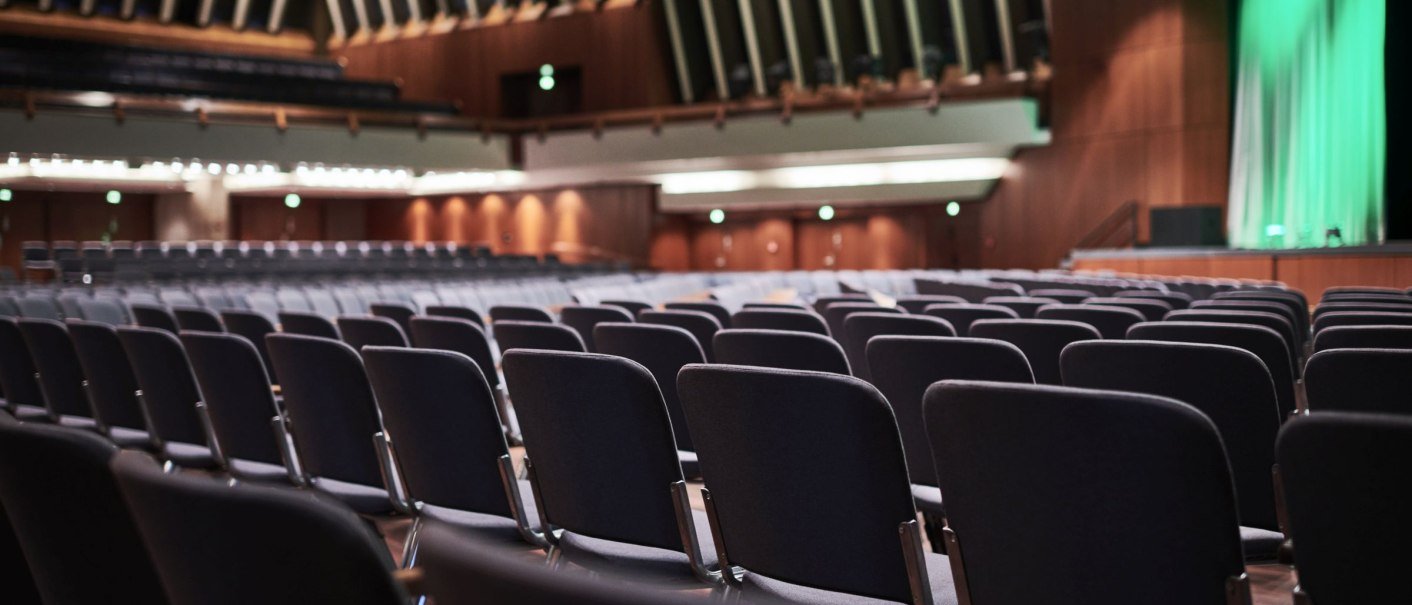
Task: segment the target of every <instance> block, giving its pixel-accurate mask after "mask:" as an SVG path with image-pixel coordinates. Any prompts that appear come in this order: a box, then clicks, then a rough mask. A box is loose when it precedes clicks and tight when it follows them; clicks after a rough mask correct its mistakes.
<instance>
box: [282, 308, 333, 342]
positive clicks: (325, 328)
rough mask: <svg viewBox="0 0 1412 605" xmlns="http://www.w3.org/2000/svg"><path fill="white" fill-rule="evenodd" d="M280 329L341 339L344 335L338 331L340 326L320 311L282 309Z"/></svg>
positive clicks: (286, 332)
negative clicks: (319, 312) (307, 311)
mask: <svg viewBox="0 0 1412 605" xmlns="http://www.w3.org/2000/svg"><path fill="white" fill-rule="evenodd" d="M279 331H281V332H284V333H285V334H303V335H304V336H318V337H319V338H333V339H339V338H341V337H342V335H340V334H339V333H338V326H335V325H333V322H332V321H329V319H328V318H327V317H324V316H323V315H319V314H318V313H304V312H299V311H280V312H279Z"/></svg>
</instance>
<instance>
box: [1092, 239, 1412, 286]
mask: <svg viewBox="0 0 1412 605" xmlns="http://www.w3.org/2000/svg"><path fill="white" fill-rule="evenodd" d="M1071 258H1072V267H1071V268H1072V269H1074V270H1075V271H1116V272H1119V273H1140V274H1153V275H1194V276H1202V277H1232V278H1236V279H1269V280H1277V281H1282V282H1284V283H1286V284H1288V285H1289V286H1290V287H1291V288H1298V289H1300V290H1303V291H1304V293H1305V294H1306V295H1307V296H1308V297H1309V299H1310V301H1315V300H1318V299H1319V297H1320V296H1322V295H1323V292H1324V289H1325V288H1329V287H1332V286H1385V287H1389V288H1407V287H1412V241H1398V242H1388V243H1387V244H1383V245H1381V246H1349V247H1341V248H1299V249H1284V250H1232V249H1229V248H1213V247H1198V248H1127V249H1109V250H1075V251H1074V252H1073V255H1072V257H1071Z"/></svg>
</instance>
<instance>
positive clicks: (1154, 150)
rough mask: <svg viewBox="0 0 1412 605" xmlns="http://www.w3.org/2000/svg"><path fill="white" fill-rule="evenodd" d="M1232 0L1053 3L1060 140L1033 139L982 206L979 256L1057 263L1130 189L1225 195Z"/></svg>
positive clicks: (1202, 197) (1141, 197) (1009, 263)
mask: <svg viewBox="0 0 1412 605" xmlns="http://www.w3.org/2000/svg"><path fill="white" fill-rule="evenodd" d="M1229 1H1231V0H1064V1H1063V2H1053V3H1050V6H1051V7H1052V11H1053V14H1052V21H1053V28H1054V31H1053V35H1052V46H1053V61H1054V77H1053V80H1052V82H1051V83H1050V95H1051V99H1050V101H1051V113H1050V115H1051V122H1052V124H1051V129H1052V132H1053V135H1054V140H1053V144H1051V145H1050V146H1048V147H1043V148H1037V149H1030V150H1025V151H1022V152H1021V153H1020V154H1019V156H1018V157H1017V158H1016V160H1015V163H1014V165H1013V167H1012V170H1011V171H1010V173H1009V174H1007V175H1006V176H1005V178H1003V179H1002V180H1001V182H1000V184H999V186H998V187H997V188H996V190H995V192H994V193H993V194H992V195H991V196H990V198H989V199H988V200H987V201H986V202H985V203H984V204H983V205H982V207H981V211H980V214H981V221H980V238H979V241H980V249H979V250H978V251H977V253H978V254H979V258H980V263H981V264H982V265H983V266H986V267H1032V268H1044V267H1054V266H1056V265H1057V264H1058V262H1059V261H1060V260H1061V259H1063V258H1064V257H1065V256H1066V255H1067V254H1068V252H1069V250H1070V249H1071V248H1073V247H1074V245H1075V244H1077V243H1078V242H1079V240H1080V239H1082V238H1083V237H1084V236H1085V235H1086V234H1087V233H1088V232H1089V231H1090V230H1091V229H1093V228H1094V227H1095V226H1096V225H1098V224H1099V223H1100V222H1101V221H1103V219H1104V218H1106V217H1107V216H1108V215H1109V214H1110V213H1112V212H1113V211H1114V210H1115V209H1116V208H1118V207H1119V206H1120V205H1122V204H1123V203H1124V202H1125V201H1128V200H1136V201H1137V202H1138V203H1139V204H1140V206H1141V211H1140V213H1139V216H1140V218H1139V239H1141V240H1146V238H1147V233H1148V225H1147V209H1148V208H1149V207H1154V206H1187V205H1224V204H1225V203H1226V197H1227V195H1226V192H1227V185H1228V180H1229V173H1230V157H1229V156H1230V91H1229V82H1228V79H1229V54H1228V53H1229V49H1228V46H1229V44H1228V29H1227V28H1228V26H1229V24H1228V23H1227V5H1228V2H1229Z"/></svg>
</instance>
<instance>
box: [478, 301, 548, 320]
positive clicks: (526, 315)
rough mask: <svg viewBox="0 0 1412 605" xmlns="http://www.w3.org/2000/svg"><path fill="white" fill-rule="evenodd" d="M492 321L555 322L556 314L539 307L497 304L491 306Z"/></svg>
mask: <svg viewBox="0 0 1412 605" xmlns="http://www.w3.org/2000/svg"><path fill="white" fill-rule="evenodd" d="M490 321H491V323H499V322H502V321H537V322H544V323H554V316H553V315H550V314H549V312H548V311H545V310H544V309H541V308H539V307H527V306H522V305H495V306H493V307H491V308H490Z"/></svg>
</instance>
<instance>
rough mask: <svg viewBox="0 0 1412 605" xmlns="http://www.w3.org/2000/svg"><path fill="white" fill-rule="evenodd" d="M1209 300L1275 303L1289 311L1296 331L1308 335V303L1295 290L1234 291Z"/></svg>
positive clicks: (1213, 296)
mask: <svg viewBox="0 0 1412 605" xmlns="http://www.w3.org/2000/svg"><path fill="white" fill-rule="evenodd" d="M1211 299H1212V300H1222V301H1231V300H1235V301H1263V302H1272V303H1277V304H1279V305H1282V306H1283V307H1284V308H1286V309H1288V310H1289V313H1290V316H1291V317H1293V318H1294V327H1295V330H1296V331H1298V332H1299V333H1300V334H1305V335H1307V334H1309V322H1310V320H1309V301H1308V300H1307V299H1305V298H1304V294H1303V293H1301V292H1299V291H1297V290H1234V291H1231V292H1217V293H1216V294H1213V295H1212V296H1211Z"/></svg>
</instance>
